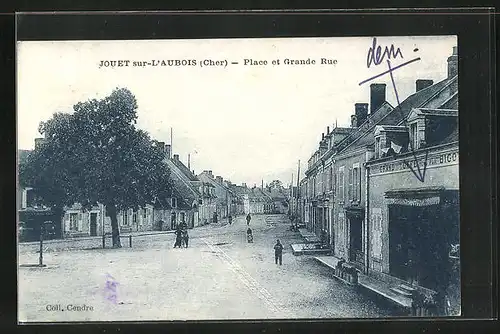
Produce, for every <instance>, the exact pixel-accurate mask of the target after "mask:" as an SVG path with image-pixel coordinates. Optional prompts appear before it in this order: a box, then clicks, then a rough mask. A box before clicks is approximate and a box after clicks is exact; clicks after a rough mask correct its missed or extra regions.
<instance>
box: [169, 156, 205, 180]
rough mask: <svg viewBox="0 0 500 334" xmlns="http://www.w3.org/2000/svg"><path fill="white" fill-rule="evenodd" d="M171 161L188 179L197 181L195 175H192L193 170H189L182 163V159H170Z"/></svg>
mask: <svg viewBox="0 0 500 334" xmlns="http://www.w3.org/2000/svg"><path fill="white" fill-rule="evenodd" d="M171 161H172V163H173V164H174V165H175V166H177V168H178V169H179V170H180V171H181V172H182V173H183V174H184V175H185V176H186V177H187V178H188V179H189V180H190V181H199V180H198V178H197V177H196V175H194V174H193V172H191V171H190V170H189V168H187V167H186V165H184V164H183V163H182V161H180V160H177V159H171Z"/></svg>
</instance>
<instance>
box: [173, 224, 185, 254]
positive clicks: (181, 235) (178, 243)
mask: <svg viewBox="0 0 500 334" xmlns="http://www.w3.org/2000/svg"><path fill="white" fill-rule="evenodd" d="M187 230H188V228H187V224H186V223H185V222H182V223H180V224H179V225H178V226H177V229H176V230H175V244H174V248H177V247H179V248H187V247H188V244H189V234H188V231H187Z"/></svg>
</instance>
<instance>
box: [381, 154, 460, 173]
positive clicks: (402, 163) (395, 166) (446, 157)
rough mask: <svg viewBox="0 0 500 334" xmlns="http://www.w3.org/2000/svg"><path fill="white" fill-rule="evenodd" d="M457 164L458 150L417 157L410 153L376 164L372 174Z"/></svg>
mask: <svg viewBox="0 0 500 334" xmlns="http://www.w3.org/2000/svg"><path fill="white" fill-rule="evenodd" d="M417 164H418V166H417ZM455 164H458V150H456V151H452V152H446V153H440V154H433V155H432V156H430V155H428V156H425V155H424V156H419V157H417V158H416V159H415V158H414V157H413V155H408V156H406V158H405V159H402V160H397V161H391V162H389V163H385V164H381V165H374V166H373V169H372V174H381V173H391V172H398V171H406V170H408V171H410V170H411V169H413V170H416V169H423V168H429V167H434V166H440V165H443V166H446V165H455Z"/></svg>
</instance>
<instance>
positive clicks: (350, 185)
mask: <svg viewBox="0 0 500 334" xmlns="http://www.w3.org/2000/svg"><path fill="white" fill-rule="evenodd" d="M352 173H353V169H352V168H349V174H348V178H349V188H348V193H347V196H348V198H349V200H351V201H352V199H353V194H354V192H353V189H352V180H353V175H352Z"/></svg>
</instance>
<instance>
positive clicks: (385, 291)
mask: <svg viewBox="0 0 500 334" xmlns="http://www.w3.org/2000/svg"><path fill="white" fill-rule="evenodd" d="M314 258H315V259H316V260H317V261H319V262H321V263H323V264H324V265H326V266H328V267H330V268H332V269H335V267H336V265H337V263H338V262H339V261H340V259H339V258H337V257H335V256H331V255H330V256H315V257H314ZM358 285H359V286H361V287H363V288H365V289H368V290H370V291H372V292H374V293H376V294H378V295H379V296H382V297H384V298H385V299H387V300H389V301H391V302H393V303H395V304H397V305H399V306H402V307H405V308H411V304H412V300H411V298H408V297H404V296H401V295H399V294H397V293H395V292H393V291H392V290H391V288H394V287H395V286H393V284H390V283H387V282H383V281H380V280H378V279H375V278H373V277H370V276H368V275H365V274H363V273H361V272H358Z"/></svg>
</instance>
